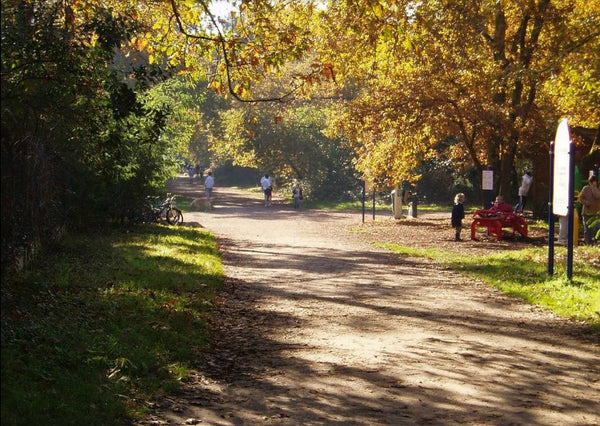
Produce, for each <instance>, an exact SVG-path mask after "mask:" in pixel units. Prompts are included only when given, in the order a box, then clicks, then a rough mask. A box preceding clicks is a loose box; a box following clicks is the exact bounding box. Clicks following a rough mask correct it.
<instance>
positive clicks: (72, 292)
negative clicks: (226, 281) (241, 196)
mask: <svg viewBox="0 0 600 426" xmlns="http://www.w3.org/2000/svg"><path fill="white" fill-rule="evenodd" d="M222 282H223V271H222V265H221V261H220V258H219V255H218V251H217V249H216V243H215V241H214V239H213V237H212V236H211V235H210V234H209V233H207V232H206V231H202V230H200V229H195V228H186V227H167V226H147V227H136V228H134V229H132V230H131V231H130V232H128V233H124V232H122V230H119V231H115V232H112V231H107V232H104V233H103V234H102V235H100V234H90V235H78V236H72V237H68V238H66V239H65V240H64V241H61V243H60V244H59V245H57V246H55V247H52V248H51V249H50V250H48V252H46V253H44V254H43V255H41V256H39V260H38V262H37V263H36V264H35V265H33V266H32V268H30V269H29V270H28V271H27V272H23V273H20V274H18V275H17V276H13V277H8V278H6V279H3V283H2V361H1V362H2V401H1V405H2V409H1V416H2V424H7V425H8V424H11V425H20V424H23V425H25V424H27V425H30V424H32V425H33V424H73V425H75V424H86V425H111V424H112V425H114V424H131V421H132V419H134V418H135V417H137V416H138V415H141V414H143V413H144V406H143V405H142V404H141V402H140V401H141V400H142V399H143V398H146V397H148V396H151V395H159V394H161V393H162V392H165V393H167V392H168V393H170V392H172V391H173V390H174V389H176V388H177V387H178V385H179V382H180V381H181V380H185V379H186V374H187V372H188V369H189V368H191V367H192V366H193V364H194V360H195V358H196V357H197V351H198V350H199V349H201V348H203V347H204V346H205V345H206V344H207V320H208V319H209V317H210V316H211V310H212V302H213V300H214V298H215V296H216V292H217V291H218V290H219V288H220V287H221V286H222Z"/></svg>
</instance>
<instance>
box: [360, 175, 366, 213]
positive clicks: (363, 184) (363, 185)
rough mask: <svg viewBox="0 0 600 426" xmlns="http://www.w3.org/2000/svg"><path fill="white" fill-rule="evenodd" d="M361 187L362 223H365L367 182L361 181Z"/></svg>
mask: <svg viewBox="0 0 600 426" xmlns="http://www.w3.org/2000/svg"><path fill="white" fill-rule="evenodd" d="M360 186H361V188H362V223H365V201H366V200H365V181H364V180H361V181H360Z"/></svg>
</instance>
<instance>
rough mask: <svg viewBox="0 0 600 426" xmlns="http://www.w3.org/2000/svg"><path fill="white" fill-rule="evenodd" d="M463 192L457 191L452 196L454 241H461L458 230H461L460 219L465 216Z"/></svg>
mask: <svg viewBox="0 0 600 426" xmlns="http://www.w3.org/2000/svg"><path fill="white" fill-rule="evenodd" d="M464 202H465V194H463V193H462V192H461V193H458V194H456V196H455V197H454V207H453V208H452V218H451V222H452V227H453V228H454V241H462V240H461V239H460V231H461V230H462V220H463V219H464V218H465V208H464V206H463V203H464Z"/></svg>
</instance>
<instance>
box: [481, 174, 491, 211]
mask: <svg viewBox="0 0 600 426" xmlns="http://www.w3.org/2000/svg"><path fill="white" fill-rule="evenodd" d="M481 189H482V190H483V194H484V196H483V208H484V209H489V208H490V207H491V206H492V203H493V198H494V197H493V195H494V171H493V170H491V167H490V168H489V169H488V170H483V171H482V172H481Z"/></svg>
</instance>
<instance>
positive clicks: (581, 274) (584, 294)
mask: <svg viewBox="0 0 600 426" xmlns="http://www.w3.org/2000/svg"><path fill="white" fill-rule="evenodd" d="M383 247H385V248H387V249H389V250H392V251H394V252H395V253H399V254H403V255H408V256H417V257H419V256H421V257H427V258H430V259H433V260H436V261H439V262H441V263H442V264H444V265H445V266H446V267H449V268H452V269H454V270H456V271H459V272H461V273H464V274H467V275H468V276H470V277H473V278H477V279H480V280H482V281H484V282H485V283H487V284H489V285H492V286H494V287H496V288H498V289H500V290H502V291H503V292H505V293H507V294H510V295H513V296H515V297H519V298H521V299H523V300H525V301H527V302H529V303H531V304H533V305H538V306H541V307H543V308H546V309H549V310H551V311H553V312H555V313H557V314H558V315H561V316H563V317H567V318H573V319H576V320H578V321H583V322H585V323H587V324H589V325H590V326H591V327H592V328H593V329H594V330H595V331H596V332H600V248H598V247H585V246H582V247H576V248H575V249H574V251H575V252H574V256H573V257H574V261H573V280H572V281H569V280H567V279H566V271H565V268H566V249H565V248H564V247H561V248H557V249H556V253H555V268H554V271H555V275H554V276H552V277H550V276H548V273H547V265H548V249H547V248H543V247H540V248H532V249H526V250H519V251H509V252H503V253H498V254H493V255H487V256H465V255H462V254H459V253H453V252H449V251H441V250H436V249H418V248H406V247H400V246H398V245H394V244H386V245H383Z"/></svg>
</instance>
